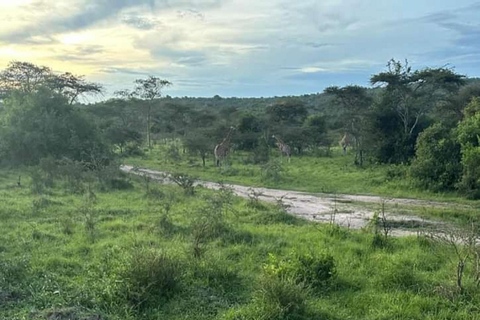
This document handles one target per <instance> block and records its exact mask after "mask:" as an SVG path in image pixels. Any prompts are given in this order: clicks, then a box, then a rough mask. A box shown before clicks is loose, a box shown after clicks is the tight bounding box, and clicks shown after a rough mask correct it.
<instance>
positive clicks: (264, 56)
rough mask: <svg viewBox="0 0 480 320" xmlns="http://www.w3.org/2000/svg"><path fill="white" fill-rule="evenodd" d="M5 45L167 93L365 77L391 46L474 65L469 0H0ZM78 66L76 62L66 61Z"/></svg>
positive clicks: (251, 90)
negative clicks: (152, 83)
mask: <svg viewBox="0 0 480 320" xmlns="http://www.w3.org/2000/svg"><path fill="white" fill-rule="evenodd" d="M1 6H2V4H1V2H0V65H1V64H5V63H6V61H9V60H11V59H12V57H24V56H25V57H28V59H27V60H29V61H32V62H38V63H41V64H47V65H52V66H53V67H55V68H57V69H59V68H64V69H66V71H67V70H68V71H70V68H73V69H74V70H84V72H85V73H87V74H88V75H90V76H92V77H94V78H95V80H96V81H104V82H108V83H111V87H112V88H113V87H115V89H121V88H123V87H128V86H130V85H131V82H132V80H133V79H135V78H138V77H143V76H146V75H149V74H154V75H158V76H161V77H165V78H167V79H169V80H171V81H172V82H174V84H175V85H174V86H173V87H171V88H169V92H170V93H171V94H174V95H175V94H176V95H185V94H188V95H209V96H213V95H214V94H217V93H218V94H220V95H222V96H227V95H229V94H230V95H236V94H238V95H262V96H268V95H282V94H294V93H306V92H311V91H312V90H314V91H321V90H322V86H326V85H330V84H335V85H343V84H352V83H359V84H368V79H369V78H370V75H371V74H373V73H376V72H379V71H381V70H383V68H384V66H385V64H386V62H387V61H388V60H389V59H390V58H392V57H394V58H397V59H404V58H408V59H409V60H410V61H411V63H412V65H413V66H414V67H423V66H436V65H444V64H446V63H451V64H453V65H456V66H458V67H459V68H458V71H459V72H462V73H467V72H468V73H469V74H470V75H480V66H479V64H478V62H479V60H480V56H479V54H480V26H479V23H478V16H479V14H480V2H479V1H478V0H477V1H474V0H456V1H450V0H423V1H414V0H390V1H378V0H324V1H318V0H302V1H291V0H265V1H258V0H135V1H134V0H116V1H114V0H96V1H95V0H64V1H53V0H43V1H32V2H31V3H30V4H29V5H27V6H20V5H10V6H9V7H5V8H7V9H4V7H1ZM75 72H78V71H75Z"/></svg>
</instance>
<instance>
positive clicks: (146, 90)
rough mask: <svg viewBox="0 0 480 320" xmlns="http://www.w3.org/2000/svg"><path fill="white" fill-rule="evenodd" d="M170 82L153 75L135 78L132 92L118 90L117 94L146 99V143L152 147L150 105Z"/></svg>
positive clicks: (151, 105) (160, 95)
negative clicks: (145, 77)
mask: <svg viewBox="0 0 480 320" xmlns="http://www.w3.org/2000/svg"><path fill="white" fill-rule="evenodd" d="M171 84H172V83H171V82H170V81H168V80H164V79H160V78H158V77H154V76H148V78H147V79H137V80H135V88H134V90H133V92H131V93H129V92H128V91H127V90H125V91H120V92H118V94H123V95H129V96H130V97H135V98H139V99H142V100H146V102H147V105H146V118H147V119H146V129H147V130H146V132H147V145H148V147H149V148H151V147H152V142H151V129H152V107H153V104H154V103H155V99H159V98H161V97H162V90H163V89H164V88H165V87H168V86H170V85H171Z"/></svg>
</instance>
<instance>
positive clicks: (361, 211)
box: [120, 165, 458, 236]
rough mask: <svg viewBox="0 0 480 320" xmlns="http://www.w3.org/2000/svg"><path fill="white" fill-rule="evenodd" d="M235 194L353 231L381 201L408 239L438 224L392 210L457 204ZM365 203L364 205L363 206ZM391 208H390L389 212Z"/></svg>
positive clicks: (164, 177) (162, 175) (160, 176)
mask: <svg viewBox="0 0 480 320" xmlns="http://www.w3.org/2000/svg"><path fill="white" fill-rule="evenodd" d="M120 169H121V170H122V171H124V172H127V173H131V174H136V175H148V176H149V177H151V178H152V179H154V180H157V181H159V182H162V183H171V181H169V180H168V173H166V172H161V171H155V170H150V169H142V168H136V169H135V168H134V167H132V166H128V165H124V166H121V167H120ZM196 185H202V186H203V187H205V188H209V189H214V190H217V189H219V188H220V185H219V184H218V183H215V182H207V181H198V182H197V183H196ZM226 186H228V187H230V188H231V189H232V190H233V192H234V193H235V194H236V195H237V196H239V197H242V198H248V197H249V195H251V194H252V192H255V193H256V194H257V195H258V194H259V197H258V198H259V200H261V201H266V202H276V201H277V200H278V199H282V201H283V203H284V204H285V205H286V206H287V207H288V212H290V213H292V214H295V215H296V216H299V217H302V218H304V219H307V220H311V221H316V222H323V223H328V222H331V221H332V220H334V222H335V223H336V224H338V225H341V226H344V227H349V228H353V229H361V228H363V227H365V226H366V225H367V223H368V222H369V221H370V219H371V218H372V216H373V214H374V212H375V211H379V210H380V208H381V204H382V202H385V203H386V208H387V209H386V211H387V213H386V217H387V219H388V221H389V222H390V224H391V225H392V227H393V229H392V234H393V235H395V236H406V235H412V234H416V232H417V231H418V230H419V229H421V228H422V227H423V226H427V225H434V224H438V222H435V221H429V220H425V219H422V218H420V217H418V216H415V215H404V214H396V213H394V212H392V209H391V208H395V207H399V206H402V207H405V206H408V207H412V208H414V207H420V208H421V207H453V206H457V207H458V204H452V203H447V202H435V201H425V200H417V199H402V198H382V197H378V196H366V195H346V194H340V195H332V194H325V193H316V194H312V193H306V192H299V191H287V190H278V189H267V188H257V187H246V186H241V185H235V184H226ZM362 204H363V205H362ZM389 208H390V209H389Z"/></svg>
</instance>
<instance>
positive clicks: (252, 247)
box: [0, 159, 480, 320]
mask: <svg viewBox="0 0 480 320" xmlns="http://www.w3.org/2000/svg"><path fill="white" fill-rule="evenodd" d="M302 160H303V159H302ZM305 160H307V159H305ZM321 160H323V159H321ZM294 161H297V159H295V160H294ZM207 170H210V169H207ZM17 177H18V175H17V172H6V171H2V172H0V197H1V200H2V205H1V206H0V222H1V223H0V319H5V320H6V319H8V320H16V319H48V320H52V319H55V320H66V319H69V320H71V319H76V320H80V319H82V320H83V319H88V320H98V319H113V320H116V319H118V320H120V319H127V320H128V319H225V320H227V319H229V320H233V319H271V320H273V319H436V320H437V319H445V320H446V319H479V318H480V308H479V307H478V306H479V303H480V293H479V292H478V290H477V288H476V287H475V286H474V284H473V279H472V278H471V277H470V272H471V271H472V270H471V269H470V267H471V266H470V265H469V266H468V269H467V274H466V276H465V279H464V283H465V291H464V292H463V293H460V292H459V291H458V289H457V288H456V285H455V279H456V278H455V271H456V260H455V259H456V258H455V255H454V252H453V250H452V249H451V248H448V247H444V246H442V245H440V244H437V243H432V242H431V241H429V240H426V239H424V238H417V237H412V238H402V239H388V240H387V241H379V239H378V237H374V235H373V234H371V233H369V232H367V231H364V232H354V231H349V230H346V229H340V228H336V227H333V226H330V225H318V224H313V223H307V222H305V221H302V220H298V219H296V218H294V217H292V216H290V215H288V214H286V213H285V212H283V211H282V210H281V208H276V207H274V206H267V205H264V204H261V203H257V202H255V201H244V200H241V199H238V198H233V197H232V196H231V194H230V192H228V190H224V191H222V192H216V193H214V192H212V191H208V190H203V189H198V190H197V192H196V194H195V195H194V196H186V195H184V193H183V192H182V190H181V189H179V188H177V187H174V186H160V185H154V184H147V183H146V181H144V180H132V181H130V182H131V184H132V188H130V189H125V190H109V191H99V190H98V189H95V188H92V185H91V184H88V186H90V187H89V188H87V189H85V190H87V192H83V193H78V194H72V193H69V192H66V191H65V190H67V189H68V188H67V184H68V181H55V184H54V186H53V187H52V188H44V189H41V190H39V189H38V188H35V185H30V183H29V182H28V181H26V179H23V180H22V181H23V182H22V186H20V187H18V186H17V184H16V181H17ZM252 179H253V177H252ZM32 187H33V191H35V192H32ZM312 270H314V271H315V272H313V273H312Z"/></svg>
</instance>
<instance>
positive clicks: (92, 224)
mask: <svg viewBox="0 0 480 320" xmlns="http://www.w3.org/2000/svg"><path fill="white" fill-rule="evenodd" d="M80 211H81V212H82V214H83V216H84V225H85V232H86V234H87V236H88V238H89V239H90V241H91V242H92V243H94V242H95V238H96V224H97V222H96V219H95V214H94V210H93V209H92V208H91V207H89V206H84V207H83V208H81V209H80Z"/></svg>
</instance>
